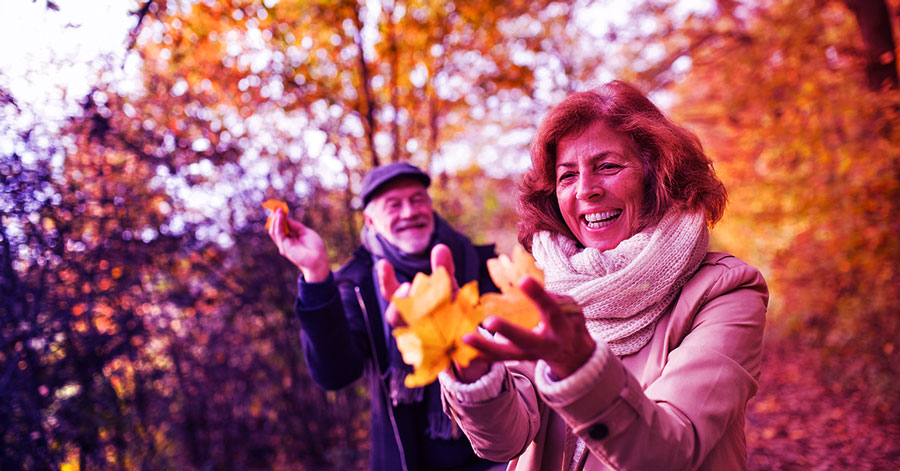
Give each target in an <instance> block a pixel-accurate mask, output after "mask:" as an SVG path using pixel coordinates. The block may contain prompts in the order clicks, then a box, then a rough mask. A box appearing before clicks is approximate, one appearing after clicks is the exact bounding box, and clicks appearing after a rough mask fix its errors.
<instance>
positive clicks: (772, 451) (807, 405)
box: [747, 341, 900, 471]
mask: <svg viewBox="0 0 900 471" xmlns="http://www.w3.org/2000/svg"><path fill="white" fill-rule="evenodd" d="M821 357H822V355H821V353H820V352H816V351H814V350H809V349H801V348H799V347H796V346H793V345H792V344H790V343H789V342H786V341H781V342H777V341H776V342H770V343H768V344H767V347H766V352H765V355H764V363H763V373H762V378H761V380H760V390H759V392H758V393H757V395H756V397H755V398H754V399H753V400H751V402H750V405H749V411H748V420H747V423H748V429H747V439H748V445H749V448H750V451H749V454H750V469H751V470H752V471H763V470H776V469H777V470H857V471H864V470H897V469H900V423H898V421H897V420H896V417H900V413H898V412H897V411H895V412H894V414H893V417H894V418H893V419H891V418H889V417H884V416H883V415H881V414H875V413H873V412H870V411H867V410H866V406H865V405H864V404H866V403H867V402H866V401H865V395H867V394H870V391H869V390H867V388H866V387H865V385H848V384H845V383H844V384H842V383H840V382H837V381H830V380H827V379H825V378H827V377H829V376H831V375H829V374H827V373H826V372H825V370H824V369H823V368H824V367H823V364H822V360H821Z"/></svg>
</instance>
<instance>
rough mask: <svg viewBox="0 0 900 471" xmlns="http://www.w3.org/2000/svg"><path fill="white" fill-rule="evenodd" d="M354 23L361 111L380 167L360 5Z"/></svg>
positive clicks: (375, 163)
mask: <svg viewBox="0 0 900 471" xmlns="http://www.w3.org/2000/svg"><path fill="white" fill-rule="evenodd" d="M354 8H355V11H354V15H353V21H354V23H355V24H356V37H355V38H354V39H355V40H356V48H357V49H359V81H360V87H361V88H362V95H363V98H362V99H361V100H360V103H365V110H362V109H360V114H361V115H362V117H363V123H364V124H365V126H366V131H365V132H366V143H367V144H368V146H369V152H371V153H372V166H373V167H377V166H378V165H380V162H379V159H378V153H377V152H375V97H374V95H373V93H372V84H371V83H370V80H369V64H368V62H366V56H365V51H364V45H363V40H362V29H363V24H362V20H360V18H359V4H358V3H357V4H356V6H355V7H354Z"/></svg>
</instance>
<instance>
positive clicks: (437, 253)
mask: <svg viewBox="0 0 900 471" xmlns="http://www.w3.org/2000/svg"><path fill="white" fill-rule="evenodd" d="M437 267H444V269H446V270H447V274H448V275H450V279H451V280H455V278H454V274H455V273H456V267H454V266H453V254H452V253H451V252H450V247H447V246H446V245H444V244H437V245H435V246H434V248H433V249H431V272H432V273H434V270H435V269H437Z"/></svg>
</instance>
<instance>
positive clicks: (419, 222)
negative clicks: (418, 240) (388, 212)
mask: <svg viewBox="0 0 900 471" xmlns="http://www.w3.org/2000/svg"><path fill="white" fill-rule="evenodd" d="M425 225H428V217H427V216H415V217H412V218H410V219H404V220H402V221H397V224H395V225H394V230H397V231H402V230H404V229H409V228H411V227H418V226H425Z"/></svg>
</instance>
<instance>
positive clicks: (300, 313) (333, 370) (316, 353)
mask: <svg viewBox="0 0 900 471" xmlns="http://www.w3.org/2000/svg"><path fill="white" fill-rule="evenodd" d="M299 283H300V286H299V288H298V291H299V295H298V299H297V305H296V312H297V317H298V318H299V319H300V325H301V328H302V330H301V341H302V345H303V353H304V355H305V357H306V365H307V367H308V368H309V374H310V376H311V377H312V379H313V381H315V382H316V384H318V385H319V386H320V387H322V388H324V389H329V390H336V389H340V388H343V387H345V386H348V385H349V384H351V383H353V382H354V381H356V380H357V379H359V378H360V377H361V376H362V374H363V371H364V369H365V364H366V361H367V360H368V358H369V357H370V356H371V354H369V351H370V347H369V342H368V338H367V336H366V330H365V329H366V327H365V324H364V320H363V316H362V309H361V308H360V305H359V301H358V298H357V296H356V290H355V287H356V284H355V283H353V282H352V280H349V279H347V278H346V277H345V276H341V275H340V274H339V275H338V276H337V277H335V276H334V275H329V278H328V279H327V280H326V281H324V282H321V283H305V282H303V281H302V280H301V281H300V282H299Z"/></svg>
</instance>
